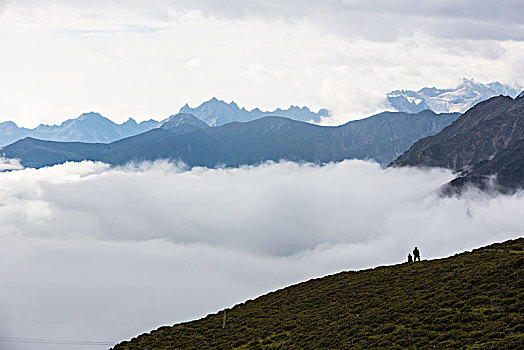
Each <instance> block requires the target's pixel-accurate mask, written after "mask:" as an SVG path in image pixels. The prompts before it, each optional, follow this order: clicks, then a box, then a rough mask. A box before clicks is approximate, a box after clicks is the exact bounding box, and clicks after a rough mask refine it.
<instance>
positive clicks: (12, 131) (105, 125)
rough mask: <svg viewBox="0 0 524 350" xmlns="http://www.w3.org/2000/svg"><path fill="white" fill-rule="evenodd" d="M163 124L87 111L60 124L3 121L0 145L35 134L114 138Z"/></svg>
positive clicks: (42, 136)
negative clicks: (25, 124) (24, 125)
mask: <svg viewBox="0 0 524 350" xmlns="http://www.w3.org/2000/svg"><path fill="white" fill-rule="evenodd" d="M159 125H160V123H159V122H157V121H154V120H148V121H143V122H141V123H137V122H136V121H135V120H134V119H132V118H130V119H129V120H128V121H126V122H125V123H122V124H116V123H114V122H112V121H111V120H109V119H107V118H105V117H103V116H101V115H100V114H98V113H93V112H91V113H84V114H82V115H80V116H79V117H78V118H75V119H69V120H66V121H65V122H63V123H62V124H60V125H44V124H40V125H39V126H37V127H36V128H34V129H27V128H19V127H18V126H17V125H16V124H15V123H13V122H10V121H8V122H3V123H0V147H1V146H5V145H8V144H10V143H12V142H15V141H17V140H20V139H22V138H24V137H28V136H29V137H34V138H38V139H42V140H53V141H78V142H102V143H108V142H113V141H116V140H119V139H122V138H124V137H129V136H133V135H137V134H140V133H143V132H145V131H147V130H151V129H153V128H156V127H158V126H159Z"/></svg>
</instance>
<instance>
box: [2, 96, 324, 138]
mask: <svg viewBox="0 0 524 350" xmlns="http://www.w3.org/2000/svg"><path fill="white" fill-rule="evenodd" d="M180 113H182V114H192V115H194V116H196V117H197V118H199V119H200V120H201V121H203V122H204V123H207V124H208V125H211V126H219V125H223V124H226V123H229V122H234V121H240V122H246V121H252V120H255V119H259V118H262V117H264V116H280V117H286V118H290V119H294V120H300V121H305V122H310V121H312V122H320V119H321V118H322V117H329V112H328V111H327V109H321V110H319V111H318V112H316V113H315V112H312V111H310V110H309V108H307V107H296V106H291V107H290V108H288V109H280V108H278V109H276V110H274V111H272V112H263V111H261V110H260V109H258V108H255V109H253V110H251V111H248V110H246V109H245V108H239V107H238V106H237V104H236V103H235V102H231V103H226V102H224V101H221V100H218V99H216V98H215V97H213V98H212V99H211V100H209V101H206V102H204V103H202V104H201V105H200V106H198V107H196V108H190V107H189V106H188V105H187V104H186V105H185V106H184V107H182V108H181V109H180ZM166 120H167V119H165V120H162V121H156V120H152V119H151V120H147V121H143V122H140V123H137V122H136V121H135V120H134V119H133V118H129V119H128V120H127V121H126V122H125V123H122V124H116V123H114V122H112V121H111V120H109V119H107V118H105V117H103V116H102V115H100V114H98V113H94V112H90V113H84V114H82V115H80V116H79V117H77V118H74V119H68V120H66V121H64V122H63V123H61V124H60V125H45V124H40V125H39V126H37V127H36V128H34V129H28V128H23V127H18V126H17V125H16V124H15V123H14V122H12V121H6V122H2V123H0V147H2V146H6V145H9V144H11V143H13V142H15V141H18V140H21V139H23V138H24V137H33V138H36V139H41V140H50V141H63V142H98V143H109V142H113V141H117V140H121V139H123V138H126V137H129V136H134V135H137V134H140V133H143V132H146V131H148V130H151V129H154V128H158V127H159V126H161V125H162V124H163V123H164V122H165V121H166Z"/></svg>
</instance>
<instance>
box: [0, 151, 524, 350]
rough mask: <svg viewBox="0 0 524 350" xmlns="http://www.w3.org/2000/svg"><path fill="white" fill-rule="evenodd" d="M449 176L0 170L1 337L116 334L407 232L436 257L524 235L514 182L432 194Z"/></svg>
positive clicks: (355, 259)
mask: <svg viewBox="0 0 524 350" xmlns="http://www.w3.org/2000/svg"><path fill="white" fill-rule="evenodd" d="M450 178H452V174H450V173H449V172H448V171H445V170H430V171H427V170H426V171H423V170H417V169H409V168H402V169H381V168H380V167H379V166H378V165H376V164H373V163H366V162H362V161H345V162H342V163H338V164H331V165H327V166H324V167H318V166H312V165H298V164H294V163H281V164H265V165H262V166H259V167H245V168H240V169H211V170H210V169H198V168H197V169H193V170H190V171H188V170H186V169H184V168H179V167H177V166H175V165H172V164H170V163H166V162H156V163H154V164H141V165H138V166H137V165H133V166H127V167H123V168H111V167H109V166H107V165H105V164H100V163H90V162H83V163H68V164H64V165H58V166H54V167H50V168H43V169H39V170H34V169H24V170H15V171H10V172H4V173H0V188H1V189H2V190H1V191H0V239H1V240H2V245H1V246H0V278H1V279H2V284H1V286H0V310H2V315H1V316H0V335H1V336H15V337H28V338H47V339H76V340H79V339H87V340H104V341H105V340H120V339H125V338H130V337H132V336H134V335H137V334H139V333H141V332H144V331H147V330H149V329H152V328H156V327H157V326H159V325H161V324H172V323H174V322H177V321H182V320H188V319H194V318H197V317H200V316H204V315H205V314H207V313H210V312H214V311H217V310H219V309H221V308H223V307H227V306H231V305H232V304H235V303H237V302H241V301H244V300H245V299H247V298H253V297H256V296H258V295H260V294H262V293H265V292H267V291H269V290H274V289H276V288H279V287H282V286H285V285H289V284H292V283H295V282H298V281H301V280H305V279H308V278H311V277H316V276H322V275H325V274H328V273H333V272H337V271H341V270H347V269H359V268H364V267H370V266H376V265H382V264H392V263H398V262H402V261H404V260H405V256H406V255H407V253H408V252H410V251H411V250H412V248H413V246H415V245H417V246H418V247H419V248H420V249H421V252H422V255H423V258H428V257H432V258H434V257H442V256H447V255H450V254H453V253H455V252H458V251H462V250H466V249H472V248H474V247H478V246H482V245H485V244H489V243H491V242H495V241H502V240H506V239H509V238H515V237H518V236H520V235H521V234H522V232H523V231H524V225H523V223H522V220H521V212H522V207H523V205H524V196H523V194H522V193H519V194H517V195H513V196H489V195H483V194H480V193H477V192H468V193H467V194H466V195H465V196H464V197H462V198H440V197H438V195H437V194H436V192H435V189H437V188H438V187H439V186H440V185H441V184H443V183H446V182H447V181H448V180H449V179H450ZM9 345H12V344H9ZM13 345H16V344H13ZM22 345H23V347H14V346H13V349H22V348H23V349H31V347H29V346H28V344H22ZM38 346H39V347H38V349H42V347H40V346H41V345H38ZM50 348H52V347H50ZM79 348H81V347H79ZM35 349H36V348H35Z"/></svg>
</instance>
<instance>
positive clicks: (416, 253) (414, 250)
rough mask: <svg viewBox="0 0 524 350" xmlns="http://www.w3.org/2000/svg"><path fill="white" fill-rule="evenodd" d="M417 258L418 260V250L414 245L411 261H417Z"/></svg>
mask: <svg viewBox="0 0 524 350" xmlns="http://www.w3.org/2000/svg"><path fill="white" fill-rule="evenodd" d="M417 259H418V261H420V251H419V250H418V248H417V247H415V249H413V261H417Z"/></svg>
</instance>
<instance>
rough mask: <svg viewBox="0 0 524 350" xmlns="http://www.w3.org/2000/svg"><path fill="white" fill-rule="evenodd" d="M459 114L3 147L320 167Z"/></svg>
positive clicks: (52, 153) (374, 153)
mask: <svg viewBox="0 0 524 350" xmlns="http://www.w3.org/2000/svg"><path fill="white" fill-rule="evenodd" d="M458 116H459V115H458V114H435V113H433V112H431V111H423V112H420V113H418V114H408V113H400V112H384V113H380V114H378V115H374V116H371V117H369V118H366V119H362V120H357V121H351V122H349V123H346V124H344V125H341V126H338V127H326V126H319V125H314V124H309V123H305V122H300V121H296V120H292V119H288V118H283V117H263V118H260V119H256V120H254V121H250V122H232V123H228V124H224V125H222V126H217V127H210V126H208V125H207V124H206V123H203V122H202V121H201V120H199V119H198V118H196V117H195V116H193V115H190V114H185V113H181V114H178V115H176V116H172V117H170V118H169V119H168V120H167V121H166V122H164V124H162V126H161V127H160V128H156V129H152V130H149V131H147V132H145V133H142V134H139V135H135V136H132V137H128V138H125V139H122V140H119V141H115V142H112V143H109V144H101V143H98V144H97V143H80V142H53V141H44V140H38V139H35V138H31V137H28V138H25V139H22V140H19V141H17V142H15V143H13V144H11V145H9V146H6V147H4V148H2V150H1V153H2V155H3V156H4V157H7V158H17V159H19V160H20V162H21V164H22V165H24V166H28V167H37V168H38V167H43V166H48V165H54V164H59V163H63V162H66V161H81V160H93V161H103V162H106V163H109V164H124V163H126V162H129V161H152V160H156V159H170V160H174V161H182V162H184V163H185V164H187V165H189V166H205V167H216V166H232V167H235V166H240V165H248V164H259V163H262V162H265V161H280V160H289V161H297V162H314V163H327V162H333V161H341V160H344V159H348V158H356V159H374V160H376V161H377V162H379V163H381V164H382V165H386V164H388V163H390V162H391V161H393V160H394V159H395V158H396V157H398V156H399V155H400V154H402V153H403V152H404V151H405V150H407V149H408V148H409V147H410V146H411V145H412V144H413V143H414V142H415V141H417V140H418V139H420V138H422V137H426V136H428V135H434V134H436V133H438V132H439V131H440V130H442V129H443V128H444V127H445V126H447V125H449V124H450V123H451V122H453V121H454V120H455V119H456V118H458Z"/></svg>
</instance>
